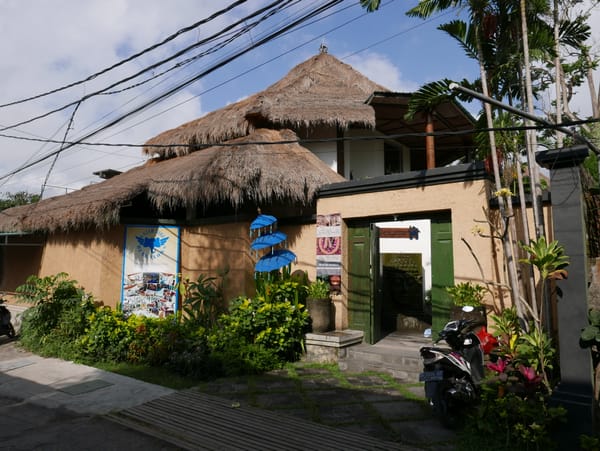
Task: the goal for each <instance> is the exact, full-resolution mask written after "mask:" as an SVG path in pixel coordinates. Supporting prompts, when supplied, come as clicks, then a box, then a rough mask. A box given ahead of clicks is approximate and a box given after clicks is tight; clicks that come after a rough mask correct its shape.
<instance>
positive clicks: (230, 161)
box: [148, 129, 345, 208]
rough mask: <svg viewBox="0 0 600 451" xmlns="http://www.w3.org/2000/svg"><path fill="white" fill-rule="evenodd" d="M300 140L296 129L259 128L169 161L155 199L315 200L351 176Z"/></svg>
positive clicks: (155, 184)
mask: <svg viewBox="0 0 600 451" xmlns="http://www.w3.org/2000/svg"><path fill="white" fill-rule="evenodd" d="M297 139H298V137H297V136H296V135H295V134H294V132H292V131H291V130H281V131H277V130H270V129H257V130H255V131H254V132H253V133H251V134H250V135H248V136H244V137H242V138H237V139H234V140H231V141H228V143H227V144H228V145H227V147H220V146H219V147H217V146H215V147H210V148H208V149H204V150H200V151H197V152H193V153H192V154H190V155H187V156H184V157H179V158H174V159H171V160H166V161H164V162H162V163H161V172H160V176H158V177H156V178H153V180H152V181H151V182H150V183H149V186H148V192H149V195H150V198H151V199H152V201H153V202H154V203H155V205H157V206H158V207H159V208H165V207H173V206H183V205H188V204H192V205H194V204H197V203H200V204H204V205H206V204H210V203H221V202H224V203H230V204H231V205H233V206H239V205H241V204H242V203H244V202H247V201H251V202H255V203H257V204H263V203H268V202H271V201H274V200H279V201H290V202H294V203H296V202H300V203H304V204H307V203H310V202H311V201H312V200H313V199H314V197H315V195H316V193H317V191H318V189H319V188H320V187H321V186H323V185H325V184H327V183H334V182H339V181H343V180H345V179H344V178H343V177H342V176H341V175H339V174H337V173H336V172H335V171H333V170H332V169H331V168H330V167H329V166H327V165H326V164H325V163H324V162H323V161H321V160H320V159H319V157H317V156H316V155H315V154H313V153H312V152H311V151H309V150H308V149H306V148H304V147H302V146H300V145H299V144H298V143H297V142H296V141H297ZM282 141H283V142H284V143H281V142H282ZM269 143H278V144H269Z"/></svg>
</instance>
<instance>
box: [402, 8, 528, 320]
mask: <svg viewBox="0 0 600 451" xmlns="http://www.w3.org/2000/svg"><path fill="white" fill-rule="evenodd" d="M490 5H491V3H490V2H485V1H474V0H471V1H460V0H421V1H420V2H419V4H418V5H417V6H415V7H414V8H412V9H410V10H409V11H408V12H407V13H406V14H407V15H408V16H412V17H419V18H422V19H427V18H429V17H430V16H431V15H432V14H434V13H436V12H438V11H442V10H445V9H448V8H453V7H462V6H466V7H467V9H468V11H469V16H470V23H469V25H468V26H466V25H465V26H464V27H462V29H463V31H465V34H464V36H470V37H471V41H470V42H469V51H470V52H471V53H472V54H474V55H477V61H478V63H479V72H480V82H481V88H482V91H483V95H484V96H486V97H489V94H490V92H489V78H488V77H489V75H488V73H487V68H486V64H485V63H486V61H487V60H486V58H485V53H486V52H484V43H487V42H489V40H486V39H485V36H491V35H492V33H490V29H491V28H493V26H494V24H493V22H491V21H490V17H493V16H492V15H490ZM456 26H458V24H457V25H456ZM467 30H468V31H467ZM465 42H467V41H465ZM473 44H474V45H473ZM484 111H485V117H486V122H487V127H488V129H489V130H490V131H489V133H488V138H489V144H490V153H491V157H492V158H491V160H492V167H493V173H494V182H495V186H496V192H498V193H500V192H502V179H501V177H500V165H499V163H498V152H497V149H496V142H495V135H494V132H493V125H494V124H493V115H492V109H491V105H490V104H489V103H484ZM498 208H499V210H500V214H501V216H502V218H504V219H505V222H506V223H507V224H508V225H509V227H508V231H509V234H508V237H507V238H508V239H503V240H502V245H503V250H504V255H505V258H506V263H507V265H506V266H507V271H508V280H509V286H510V290H511V295H512V300H513V305H515V307H516V308H517V312H518V314H519V317H520V318H522V319H524V318H525V314H524V312H523V308H522V306H521V299H522V297H521V293H520V290H519V282H518V281H519V277H518V271H517V264H516V259H515V253H514V248H513V246H512V243H515V242H516V237H515V236H512V233H513V231H514V230H515V228H514V226H513V225H511V223H513V224H514V220H513V212H512V202H510V199H509V202H506V203H505V199H504V197H503V196H501V195H500V196H498ZM523 323H524V324H525V325H526V321H523Z"/></svg>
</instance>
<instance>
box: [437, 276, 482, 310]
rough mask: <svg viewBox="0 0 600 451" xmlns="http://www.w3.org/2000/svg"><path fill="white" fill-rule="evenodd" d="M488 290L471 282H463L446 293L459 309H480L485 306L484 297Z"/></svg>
mask: <svg viewBox="0 0 600 451" xmlns="http://www.w3.org/2000/svg"><path fill="white" fill-rule="evenodd" d="M486 291H487V290H486V288H485V287H482V286H481V285H476V284H474V283H471V282H461V283H457V284H456V285H453V286H451V287H448V288H446V292H447V293H448V294H449V295H450V297H451V298H452V300H453V301H454V305H456V306H457V307H465V306H472V307H480V306H481V305H483V297H484V296H485V292H486Z"/></svg>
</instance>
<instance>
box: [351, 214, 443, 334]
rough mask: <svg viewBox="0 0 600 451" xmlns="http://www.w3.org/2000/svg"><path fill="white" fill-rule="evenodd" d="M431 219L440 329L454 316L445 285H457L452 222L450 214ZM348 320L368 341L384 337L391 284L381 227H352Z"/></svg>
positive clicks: (434, 304)
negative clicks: (383, 271)
mask: <svg viewBox="0 0 600 451" xmlns="http://www.w3.org/2000/svg"><path fill="white" fill-rule="evenodd" d="M426 219H430V221H431V284H432V286H431V292H430V294H429V295H430V297H431V300H430V301H431V315H432V331H433V333H434V334H436V332H438V331H440V330H441V329H442V328H443V326H444V324H446V322H447V321H448V319H449V317H450V306H451V300H450V298H449V297H448V295H447V293H446V290H445V288H446V287H447V286H451V285H453V284H454V265H453V258H452V224H451V222H450V215H449V214H446V215H439V216H435V217H428V218H426ZM348 241H349V243H348V250H349V262H348V320H349V327H350V329H355V330H362V331H363V332H364V334H365V335H364V337H365V338H364V339H365V342H367V343H371V344H372V343H376V342H377V341H379V340H380V339H381V338H383V335H384V332H387V331H385V330H384V328H383V327H382V325H383V324H384V323H389V318H384V317H383V315H384V314H385V313H384V309H383V299H385V298H386V293H385V290H388V289H389V286H387V285H386V284H384V283H382V280H381V278H380V274H379V267H380V258H381V254H380V252H379V234H378V228H377V227H375V226H374V225H373V224H365V223H362V224H349V226H348Z"/></svg>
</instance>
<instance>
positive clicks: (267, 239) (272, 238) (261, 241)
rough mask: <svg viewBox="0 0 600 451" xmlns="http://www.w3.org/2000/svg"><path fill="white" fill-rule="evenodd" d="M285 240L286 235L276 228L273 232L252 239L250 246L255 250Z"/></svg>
mask: <svg viewBox="0 0 600 451" xmlns="http://www.w3.org/2000/svg"><path fill="white" fill-rule="evenodd" d="M285 240H287V235H286V234H285V233H283V232H280V231H279V230H277V231H275V232H272V233H267V234H266V235H261V236H259V237H258V238H256V239H255V240H254V241H252V244H251V245H250V247H251V248H252V249H254V250H255V251H257V250H259V249H265V248H267V247H270V246H275V245H277V244H279V243H282V242H284V241H285Z"/></svg>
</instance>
